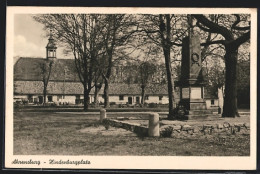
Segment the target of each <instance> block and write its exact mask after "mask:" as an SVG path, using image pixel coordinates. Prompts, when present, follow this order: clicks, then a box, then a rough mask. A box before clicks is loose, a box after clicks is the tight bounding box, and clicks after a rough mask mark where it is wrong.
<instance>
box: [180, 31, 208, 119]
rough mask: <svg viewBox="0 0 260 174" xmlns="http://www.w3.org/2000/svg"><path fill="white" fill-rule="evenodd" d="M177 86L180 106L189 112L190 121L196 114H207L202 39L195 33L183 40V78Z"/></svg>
mask: <svg viewBox="0 0 260 174" xmlns="http://www.w3.org/2000/svg"><path fill="white" fill-rule="evenodd" d="M177 86H179V88H180V102H179V105H182V106H184V108H185V109H186V110H187V111H188V115H186V116H187V118H188V119H189V118H190V117H192V116H195V115H196V114H197V115H199V116H201V115H203V114H201V113H206V112H204V111H205V110H206V102H205V100H204V86H205V81H204V78H203V74H202V60H201V47H200V37H199V35H197V34H194V33H193V32H190V35H189V36H188V37H186V38H184V39H183V46H182V62H181V78H180V80H179V81H178V82H177ZM204 115H205V114H204Z"/></svg>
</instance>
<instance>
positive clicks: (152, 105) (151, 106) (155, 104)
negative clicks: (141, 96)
mask: <svg viewBox="0 0 260 174" xmlns="http://www.w3.org/2000/svg"><path fill="white" fill-rule="evenodd" d="M148 106H149V108H156V107H157V103H149V104H148Z"/></svg>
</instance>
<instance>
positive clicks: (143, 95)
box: [141, 85, 145, 107]
mask: <svg viewBox="0 0 260 174" xmlns="http://www.w3.org/2000/svg"><path fill="white" fill-rule="evenodd" d="M141 88H142V99H141V105H142V107H143V106H144V101H145V86H144V85H142V86H141Z"/></svg>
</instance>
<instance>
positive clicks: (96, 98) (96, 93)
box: [94, 86, 101, 107]
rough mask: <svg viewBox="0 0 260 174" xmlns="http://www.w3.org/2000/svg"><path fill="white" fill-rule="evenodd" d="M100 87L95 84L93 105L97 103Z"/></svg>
mask: <svg viewBox="0 0 260 174" xmlns="http://www.w3.org/2000/svg"><path fill="white" fill-rule="evenodd" d="M100 89H101V88H100V87H97V86H95V92H94V103H95V107H97V106H98V105H99V100H98V96H99V92H100Z"/></svg>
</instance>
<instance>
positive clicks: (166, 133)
mask: <svg viewBox="0 0 260 174" xmlns="http://www.w3.org/2000/svg"><path fill="white" fill-rule="evenodd" d="M172 132H173V128H172V127H166V128H165V129H163V130H162V131H161V137H171V135H172Z"/></svg>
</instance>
